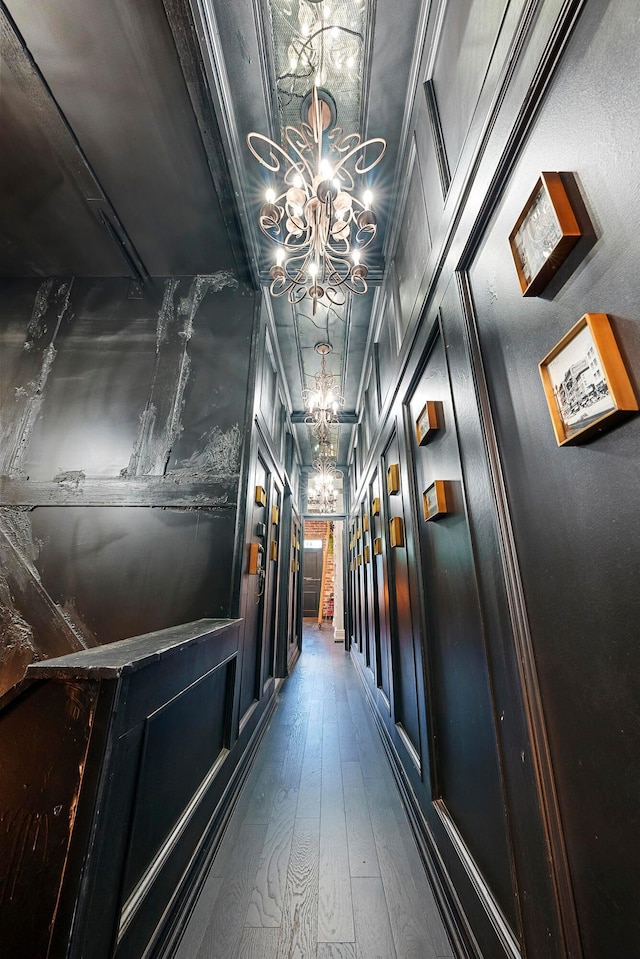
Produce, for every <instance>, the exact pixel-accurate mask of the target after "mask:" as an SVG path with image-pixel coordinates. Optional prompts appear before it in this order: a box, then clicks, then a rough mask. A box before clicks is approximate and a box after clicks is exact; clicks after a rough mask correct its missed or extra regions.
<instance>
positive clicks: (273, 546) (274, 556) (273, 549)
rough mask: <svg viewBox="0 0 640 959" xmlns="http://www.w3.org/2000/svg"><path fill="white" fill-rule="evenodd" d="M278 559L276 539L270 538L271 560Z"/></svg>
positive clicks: (273, 561)
mask: <svg viewBox="0 0 640 959" xmlns="http://www.w3.org/2000/svg"><path fill="white" fill-rule="evenodd" d="M277 559H278V541H277V539H272V540H271V562H272V563H275V562H276V560H277Z"/></svg>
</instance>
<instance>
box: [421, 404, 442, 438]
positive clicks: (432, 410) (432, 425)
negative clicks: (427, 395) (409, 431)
mask: <svg viewBox="0 0 640 959" xmlns="http://www.w3.org/2000/svg"><path fill="white" fill-rule="evenodd" d="M438 406H439V404H438V403H436V402H435V400H427V402H426V403H425V404H424V406H423V407H422V410H421V411H420V415H419V416H418V419H417V420H416V439H417V440H418V446H426V444H427V443H428V442H429V440H431V439H433V434H434V433H435V432H436V430H437V429H438Z"/></svg>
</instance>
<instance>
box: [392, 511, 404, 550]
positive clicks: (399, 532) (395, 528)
mask: <svg viewBox="0 0 640 959" xmlns="http://www.w3.org/2000/svg"><path fill="white" fill-rule="evenodd" d="M389 538H390V540H391V546H392V547H393V548H394V549H397V547H398V546H404V523H403V522H402V517H400V516H394V517H393V519H392V520H390V521H389Z"/></svg>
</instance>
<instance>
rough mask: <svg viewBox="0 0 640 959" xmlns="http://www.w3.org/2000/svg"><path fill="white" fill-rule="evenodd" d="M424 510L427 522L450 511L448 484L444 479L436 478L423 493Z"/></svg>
mask: <svg viewBox="0 0 640 959" xmlns="http://www.w3.org/2000/svg"><path fill="white" fill-rule="evenodd" d="M422 512H423V515H424V518H425V520H426V522H427V523H429V522H431V520H433V519H438V518H439V517H440V516H445V515H446V514H447V513H448V512H449V506H448V503H447V484H446V483H445V481H444V480H434V482H433V483H432V484H431V486H428V487H427V489H426V490H425V491H424V492H423V494H422Z"/></svg>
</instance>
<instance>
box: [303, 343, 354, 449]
mask: <svg viewBox="0 0 640 959" xmlns="http://www.w3.org/2000/svg"><path fill="white" fill-rule="evenodd" d="M331 349H332V347H331V344H330V343H316V346H315V350H316V353H319V354H320V356H321V357H322V360H321V363H320V370H319V371H318V372H317V373H314V376H313V379H314V383H313V386H312V387H310V388H309V389H304V390H303V391H302V402H303V403H304V407H305V410H306V411H307V415H306V417H305V420H304V421H305V423H307V424H308V425H309V426H310V427H311V432H312V433H313V435H314V436H315V437H316V438H317V439H318V440H319V441H320V443H321V444H325V445H326V443H327V442H328V439H329V433H330V430H331V427H332V426H334V425H336V424H337V423H338V418H339V417H338V414H339V412H340V410H341V409H342V407H343V406H344V396H343V395H342V393H341V392H340V387H339V386H338V383H337V381H336V378H335V376H334V375H333V373H330V372H328V370H327V366H326V361H325V357H326V355H327V353H330V352H331Z"/></svg>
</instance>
